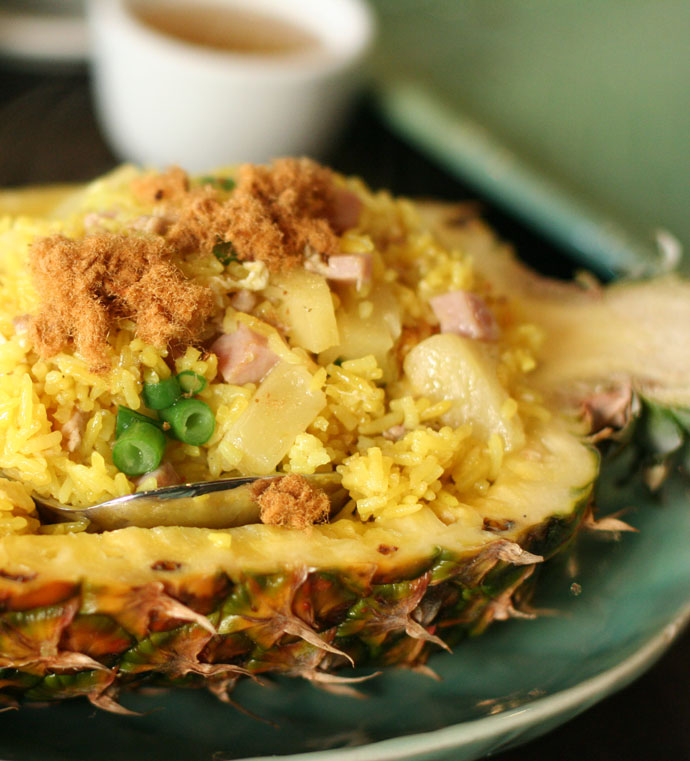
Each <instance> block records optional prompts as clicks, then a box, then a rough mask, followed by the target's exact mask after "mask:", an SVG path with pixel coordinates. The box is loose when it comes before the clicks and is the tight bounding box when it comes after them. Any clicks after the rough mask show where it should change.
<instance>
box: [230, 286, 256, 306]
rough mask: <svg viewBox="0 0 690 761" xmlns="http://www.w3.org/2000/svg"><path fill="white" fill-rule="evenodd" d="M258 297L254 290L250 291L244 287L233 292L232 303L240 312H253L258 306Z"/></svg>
mask: <svg viewBox="0 0 690 761" xmlns="http://www.w3.org/2000/svg"><path fill="white" fill-rule="evenodd" d="M257 301H258V298H257V296H256V294H255V293H254V292H253V291H249V290H247V289H246V288H242V289H241V290H239V291H237V293H233V294H232V296H231V297H230V303H231V304H232V305H233V307H234V308H235V309H236V310H237V311H238V312H251V311H252V309H254V307H255V306H256V302H257Z"/></svg>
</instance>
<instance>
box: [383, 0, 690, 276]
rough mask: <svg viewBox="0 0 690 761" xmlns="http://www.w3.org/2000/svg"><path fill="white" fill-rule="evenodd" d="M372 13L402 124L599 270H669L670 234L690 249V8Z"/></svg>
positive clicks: (540, 2) (461, 5)
mask: <svg viewBox="0 0 690 761" xmlns="http://www.w3.org/2000/svg"><path fill="white" fill-rule="evenodd" d="M375 7H376V8H377V10H378V12H379V15H380V24H379V26H380V44H379V46H378V48H377V52H376V55H375V57H374V60H373V69H374V82H375V85H376V87H377V92H378V103H379V104H380V107H381V111H382V113H383V114H384V115H385V116H386V118H387V119H388V121H389V122H390V124H391V125H392V126H393V128H394V129H396V130H398V131H399V132H401V133H402V134H403V135H405V136H406V137H407V138H408V139H410V140H411V141H412V142H413V143H415V144H416V145H417V146H419V147H421V148H422V149H423V150H424V151H425V152H427V154H429V155H430V156H433V157H434V158H435V159H437V160H438V161H439V162H440V163H441V164H442V165H443V166H444V167H446V168H447V169H449V170H450V171H451V172H455V173H457V174H458V175H460V176H461V177H462V178H463V179H464V180H465V181H468V182H470V183H473V184H474V185H475V187H477V188H478V190H480V191H481V192H482V193H484V194H485V195H487V196H489V197H490V198H492V200H494V201H495V202H498V203H499V204H502V205H503V206H504V207H506V208H508V209H510V210H511V211H512V212H514V213H516V214H518V215H520V216H521V217H523V218H524V219H526V220H527V221H529V222H530V223H531V224H532V225H534V226H536V227H537V228H538V229H540V230H541V231H542V232H544V233H545V234H547V235H548V236H550V237H552V238H553V239H555V240H557V241H558V242H559V243H560V244H561V245H562V246H563V247H564V248H565V249H566V250H570V251H571V252H573V253H574V255H575V256H576V258H577V259H578V260H579V261H582V262H583V263H586V264H588V265H589V266H591V267H593V268H595V269H597V270H599V271H600V272H602V273H603V274H612V273H616V272H625V273H630V272H633V273H635V274H643V273H645V272H649V271H652V272H654V271H658V270H659V269H663V268H664V267H665V266H667V265H668V263H669V261H668V259H669V257H670V258H671V259H672V258H673V255H674V249H675V250H676V251H677V249H678V247H677V246H675V245H674V244H673V242H672V239H671V238H669V236H668V235H665V234H662V236H661V240H662V241H665V243H666V245H665V246H663V247H662V248H661V253H660V247H659V245H658V241H659V231H660V230H661V231H665V233H669V232H670V233H671V234H672V235H673V236H675V238H676V239H677V240H678V241H679V242H680V243H681V244H683V245H684V246H685V249H686V251H687V250H690V214H688V208H690V183H689V182H688V177H689V176H690V150H688V135H690V109H689V108H688V82H690V55H689V54H688V43H687V30H688V29H689V28H690V3H687V2H686V1H685V0H665V1H664V2H663V3H654V2H647V1H646V0H605V1H602V0H578V1H577V2H573V0H511V2H505V0H424V2H421V1H420V0H375ZM669 243H670V245H669ZM689 266H690V264H689V263H688V259H687V258H686V260H685V268H687V267H689Z"/></svg>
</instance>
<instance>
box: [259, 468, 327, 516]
mask: <svg viewBox="0 0 690 761" xmlns="http://www.w3.org/2000/svg"><path fill="white" fill-rule="evenodd" d="M254 494H255V497H256V501H257V502H258V504H259V508H260V518H261V522H262V523H268V524H270V525H273V526H284V527H286V528H307V527H308V526H311V525H312V524H314V523H325V522H326V521H327V520H328V515H329V513H330V510H331V503H330V501H329V499H328V495H327V494H326V493H325V492H324V491H323V490H322V489H317V488H315V487H314V486H312V485H311V484H310V483H309V481H308V480H307V479H306V478H305V477H304V476H299V475H296V474H294V473H293V474H290V475H289V476H283V477H282V478H276V479H274V480H273V481H270V482H269V484H268V486H266V482H261V481H256V482H255V484H254Z"/></svg>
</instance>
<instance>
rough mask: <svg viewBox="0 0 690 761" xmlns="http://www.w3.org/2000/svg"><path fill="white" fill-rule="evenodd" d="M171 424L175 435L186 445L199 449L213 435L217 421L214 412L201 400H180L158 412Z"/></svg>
mask: <svg viewBox="0 0 690 761" xmlns="http://www.w3.org/2000/svg"><path fill="white" fill-rule="evenodd" d="M158 414H159V415H160V417H161V419H162V420H165V422H166V423H169V424H170V429H171V431H172V433H173V435H174V436H175V437H176V438H178V439H179V440H180V441H183V442H184V443H185V444H191V445H192V446H195V447H198V446H201V444H205V443H206V442H207V441H208V440H209V439H210V438H211V436H212V435H213V431H214V430H215V427H216V420H215V418H214V417H213V411H212V410H211V408H210V407H209V406H208V404H206V402H202V401H201V399H180V400H179V402H175V404H173V406H172V407H167V408H166V409H164V410H160V411H159V412H158Z"/></svg>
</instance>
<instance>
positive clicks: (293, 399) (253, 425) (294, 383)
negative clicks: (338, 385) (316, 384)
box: [227, 362, 326, 476]
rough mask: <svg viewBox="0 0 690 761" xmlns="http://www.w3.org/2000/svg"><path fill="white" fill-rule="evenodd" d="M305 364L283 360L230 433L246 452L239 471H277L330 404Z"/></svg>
mask: <svg viewBox="0 0 690 761" xmlns="http://www.w3.org/2000/svg"><path fill="white" fill-rule="evenodd" d="M311 386H312V376H311V374H310V373H309V371H308V370H307V369H306V368H305V367H304V366H303V365H292V364H289V363H288V362H280V363H279V364H277V365H276V366H275V367H274V368H273V369H272V370H271V372H269V374H268V375H267V376H266V377H265V378H264V380H263V381H262V383H261V385H260V386H259V388H258V389H257V390H256V393H255V394H254V396H253V397H252V399H251V400H250V402H249V405H248V407H247V409H246V410H245V411H244V412H243V413H242V415H241V416H240V417H239V419H238V420H237V421H236V422H235V424H234V425H233V427H232V428H231V430H230V431H229V432H228V434H227V436H228V438H229V440H230V442H231V443H232V444H233V445H234V446H235V447H237V449H239V450H240V451H241V452H242V459H241V460H240V463H239V465H238V466H237V467H238V470H239V471H240V472H241V473H244V474H245V475H259V476H263V475H267V474H269V473H273V472H274V471H275V468H276V466H277V465H278V463H279V462H280V461H281V460H282V459H283V457H285V455H286V454H287V453H288V451H289V449H290V447H291V446H292V444H293V443H294V441H295V438H296V437H297V435H298V434H300V433H303V432H304V431H305V429H306V428H307V426H308V425H309V424H310V423H311V422H312V420H314V418H315V417H316V416H317V415H318V414H319V412H321V410H322V409H323V408H324V407H325V406H326V395H325V394H324V393H323V391H321V390H320V389H313V388H311Z"/></svg>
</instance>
